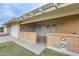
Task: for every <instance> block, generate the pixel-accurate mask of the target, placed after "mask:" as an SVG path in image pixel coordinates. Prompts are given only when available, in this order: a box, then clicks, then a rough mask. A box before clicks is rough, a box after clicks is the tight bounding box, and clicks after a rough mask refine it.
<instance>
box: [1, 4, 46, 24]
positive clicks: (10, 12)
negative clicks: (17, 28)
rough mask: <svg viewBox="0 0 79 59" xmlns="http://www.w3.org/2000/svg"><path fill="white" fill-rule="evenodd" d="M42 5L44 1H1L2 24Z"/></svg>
mask: <svg viewBox="0 0 79 59" xmlns="http://www.w3.org/2000/svg"><path fill="white" fill-rule="evenodd" d="M42 5H44V3H0V25H2V24H4V23H5V22H7V21H8V20H11V19H12V18H13V17H18V16H21V15H23V14H25V13H27V12H29V11H32V10H34V9H36V8H38V7H40V6H42Z"/></svg>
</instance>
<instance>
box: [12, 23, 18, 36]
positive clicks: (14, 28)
mask: <svg viewBox="0 0 79 59" xmlns="http://www.w3.org/2000/svg"><path fill="white" fill-rule="evenodd" d="M11 36H14V37H18V36H19V25H18V24H14V25H12V26H11Z"/></svg>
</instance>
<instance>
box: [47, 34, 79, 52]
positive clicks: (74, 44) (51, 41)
mask: <svg viewBox="0 0 79 59" xmlns="http://www.w3.org/2000/svg"><path fill="white" fill-rule="evenodd" d="M47 45H48V46H52V47H56V48H59V49H62V48H63V49H65V50H67V51H71V52H75V53H79V35H74V34H56V33H48V34H47ZM62 45H64V47H63V46H62Z"/></svg>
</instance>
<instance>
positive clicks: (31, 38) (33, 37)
mask: <svg viewBox="0 0 79 59" xmlns="http://www.w3.org/2000/svg"><path fill="white" fill-rule="evenodd" d="M20 38H21V39H22V40H24V41H28V42H31V43H33V44H36V42H37V34H36V32H20Z"/></svg>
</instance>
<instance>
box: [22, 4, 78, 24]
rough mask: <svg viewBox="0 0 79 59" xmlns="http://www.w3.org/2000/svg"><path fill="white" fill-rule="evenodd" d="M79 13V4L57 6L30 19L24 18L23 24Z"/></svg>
mask: <svg viewBox="0 0 79 59" xmlns="http://www.w3.org/2000/svg"><path fill="white" fill-rule="evenodd" d="M75 14H79V4H78V3H75V4H71V5H68V6H65V7H62V8H57V9H55V10H53V11H50V12H47V13H43V14H40V15H37V16H34V17H31V18H28V19H24V20H23V21H22V23H21V24H28V23H33V22H39V21H46V20H50V19H55V18H60V17H64V16H70V15H75Z"/></svg>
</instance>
